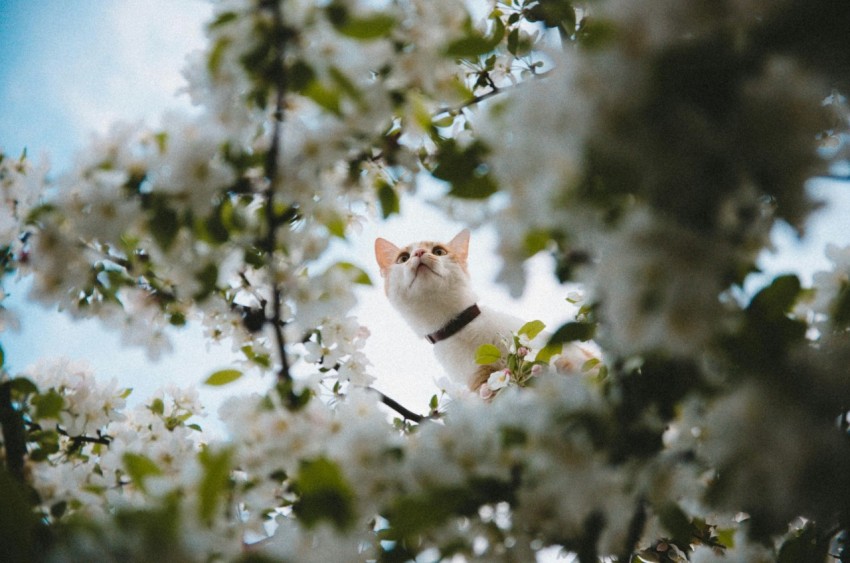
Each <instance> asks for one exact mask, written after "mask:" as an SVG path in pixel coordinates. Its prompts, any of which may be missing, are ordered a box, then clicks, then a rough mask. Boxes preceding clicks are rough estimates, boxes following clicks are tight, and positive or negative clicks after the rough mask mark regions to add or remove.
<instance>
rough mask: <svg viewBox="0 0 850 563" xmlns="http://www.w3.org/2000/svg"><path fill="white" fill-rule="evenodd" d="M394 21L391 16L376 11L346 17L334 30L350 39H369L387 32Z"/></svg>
mask: <svg viewBox="0 0 850 563" xmlns="http://www.w3.org/2000/svg"><path fill="white" fill-rule="evenodd" d="M395 23H396V21H395V18H394V17H393V16H391V15H389V14H381V13H376V14H370V15H368V16H362V17H354V18H352V17H348V18H346V20H345V22H344V23H342V24H340V25H338V26H336V30H337V31H338V32H340V33H341V34H342V35H345V36H347V37H351V38H352V39H359V40H361V41H371V40H373V39H378V38H380V37H384V36H386V35H387V34H389V32H390V31H392V29H393V27H394V26H395Z"/></svg>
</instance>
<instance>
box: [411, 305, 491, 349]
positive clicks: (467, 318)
mask: <svg viewBox="0 0 850 563" xmlns="http://www.w3.org/2000/svg"><path fill="white" fill-rule="evenodd" d="M480 314H481V309H479V308H478V305H473V306H471V307H468V308H466V309H464V310H463V311H461V312H460V313H459V314H458V315H457V316H456V317H455V318H453V319H452V320H450V321H449V322H447V323H446V326H444V327H443V328H441V329H440V330H438V331H437V332H432V333H431V334H426V335H425V338H427V339H428V342H430V343H431V344H436V343H437V342H439V341H440V340H445V339H446V338H449V337H450V336H454V335H455V334H457V333H458V332H460V330H461V329H462V328H463V327H465V326H466V325H468V324H469V323H471V322H472V320H473V319H474V318H475V317H477V316H478V315H480Z"/></svg>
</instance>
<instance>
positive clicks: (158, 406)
mask: <svg viewBox="0 0 850 563" xmlns="http://www.w3.org/2000/svg"><path fill="white" fill-rule="evenodd" d="M150 409H151V412H152V413H154V414H159V415H162V414H165V403H163V402H162V399H154V400H153V402H151V406H150Z"/></svg>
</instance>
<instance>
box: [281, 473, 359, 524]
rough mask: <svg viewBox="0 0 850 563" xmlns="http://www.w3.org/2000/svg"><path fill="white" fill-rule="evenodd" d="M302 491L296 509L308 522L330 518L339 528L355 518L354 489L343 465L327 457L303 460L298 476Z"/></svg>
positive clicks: (296, 483)
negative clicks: (347, 478) (342, 467)
mask: <svg viewBox="0 0 850 563" xmlns="http://www.w3.org/2000/svg"><path fill="white" fill-rule="evenodd" d="M295 490H296V492H297V493H298V494H299V499H298V501H296V503H295V505H294V506H293V509H294V511H295V514H296V516H298V518H300V519H301V521H302V522H303V523H304V524H305V525H306V526H307V527H312V526H314V525H316V524H318V523H319V522H322V521H329V522H330V523H331V524H333V525H334V526H336V527H337V528H338V529H340V530H343V529H345V528H348V527H350V525H351V524H352V523H353V521H354V506H353V504H354V503H353V501H354V493H353V492H352V489H351V487H350V485H349V484H348V483H347V482H346V480H345V477H344V475H343V473H342V471H341V470H340V468H339V466H338V465H337V464H336V463H335V462H334V461H332V460H329V459H327V458H324V457H322V458H318V459H316V460H312V461H303V462H302V463H301V467H300V468H299V471H298V475H297V476H296V478H295Z"/></svg>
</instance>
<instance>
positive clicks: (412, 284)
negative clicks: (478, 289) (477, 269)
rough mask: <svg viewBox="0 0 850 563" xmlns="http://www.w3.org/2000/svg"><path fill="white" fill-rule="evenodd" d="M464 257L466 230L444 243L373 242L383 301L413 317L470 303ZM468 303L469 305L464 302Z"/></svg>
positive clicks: (467, 239) (465, 256)
mask: <svg viewBox="0 0 850 563" xmlns="http://www.w3.org/2000/svg"><path fill="white" fill-rule="evenodd" d="M468 254H469V231H468V230H467V229H464V230H462V231H461V232H460V233H458V234H457V236H455V237H454V238H453V239H452V240H451V241H449V242H447V243H444V242H433V241H421V242H415V243H413V244H408V245H407V246H403V247H398V246H396V245H394V244H393V243H391V242H390V241H388V240H385V239H382V238H379V239H377V240H376V241H375V257H376V258H377V261H378V266H379V267H380V269H381V276H383V278H384V284H385V285H384V289H385V291H386V294H387V297H389V299H390V302H391V303H392V304H393V305H394V306H395V307H396V308H397V309H399V310H400V311H401V312H402V313H409V314H415V315H421V314H425V313H427V312H429V311H427V309H432V310H433V309H442V308H443V307H445V308H447V309H450V310H454V309H455V308H456V307H459V306H464V307H465V306H469V305H471V304H472V303H474V295H473V294H472V291H471V289H470V287H469V285H470V284H469V272H468V270H467V256H468ZM470 299H472V302H468V301H470ZM458 303H460V304H461V305H458ZM463 303H465V305H463ZM456 313H457V311H454V313H453V314H456ZM426 316H427V315H426Z"/></svg>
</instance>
